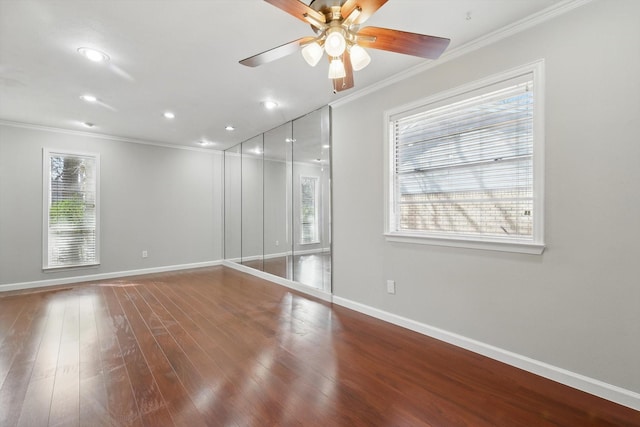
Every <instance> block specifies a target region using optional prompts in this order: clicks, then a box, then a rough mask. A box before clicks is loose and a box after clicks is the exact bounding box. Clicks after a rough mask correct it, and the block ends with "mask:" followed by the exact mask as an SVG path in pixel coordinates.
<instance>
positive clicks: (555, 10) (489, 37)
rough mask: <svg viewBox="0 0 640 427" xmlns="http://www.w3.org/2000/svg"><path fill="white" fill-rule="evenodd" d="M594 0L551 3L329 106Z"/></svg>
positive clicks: (399, 80) (369, 92) (389, 84)
mask: <svg viewBox="0 0 640 427" xmlns="http://www.w3.org/2000/svg"><path fill="white" fill-rule="evenodd" d="M591 1H592V0H565V1H561V2H559V3H556V4H554V5H551V6H549V7H548V8H546V9H543V10H541V11H540V12H538V13H534V14H533V15H530V16H527V17H525V18H523V19H521V20H519V21H516V22H513V23H511V24H509V25H507V26H505V27H502V28H500V29H498V30H495V31H492V32H491V33H489V34H486V35H484V36H482V37H479V38H477V39H474V40H473V41H471V42H469V43H465V44H463V45H461V46H458V47H456V48H455V49H451V50H449V51H446V52H445V53H444V54H443V55H442V56H441V57H440V58H438V59H437V60H427V61H426V62H423V63H421V64H418V65H416V66H415V67H411V68H408V69H407V70H405V71H403V72H400V73H398V74H394V75H393V76H391V77H389V78H386V79H384V80H380V81H379V82H376V83H374V84H372V85H370V86H367V87H366V88H364V89H361V90H358V91H355V92H352V93H350V94H349V95H346V96H344V97H342V98H340V99H337V100H335V101H333V102H330V103H329V106H331V107H341V106H342V105H345V104H348V103H350V102H352V101H355V100H356V99H358V98H362V97H363V96H367V95H369V94H372V93H375V92H377V91H379V90H380V89H382V88H385V87H387V86H391V85H392V84H395V83H398V82H401V81H403V80H406V79H408V78H409V77H412V76H415V75H418V74H420V73H422V72H424V71H427V70H429V69H431V68H435V67H437V66H439V65H441V64H443V63H445V62H448V61H451V60H452V59H455V58H458V57H460V56H463V55H466V54H468V53H470V52H473V51H476V50H478V49H480V48H483V47H485V46H488V45H490V44H493V43H496V42H498V41H500V40H503V39H506V38H507V37H511V36H512V35H514V34H517V33H520V32H522V31H524V30H527V29H529V28H531V27H534V26H536V25H539V24H542V23H544V22H546V21H549V20H551V19H553V18H555V17H557V16H560V15H563V14H565V13H567V12H570V11H572V10H574V9H577V8H579V7H581V6H584V5H585V4H587V3H590V2H591Z"/></svg>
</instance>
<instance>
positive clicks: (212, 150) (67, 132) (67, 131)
mask: <svg viewBox="0 0 640 427" xmlns="http://www.w3.org/2000/svg"><path fill="white" fill-rule="evenodd" d="M0 125H2V126H10V127H16V128H22V129H30V130H40V131H45V132H55V133H62V134H65V135H74V136H84V137H89V138H97V139H108V140H111V141H119V142H128V143H131V144H141V145H151V146H154V147H162V148H170V149H174V150H186V151H196V152H199V153H209V154H217V155H221V154H222V150H219V149H215V148H209V149H207V148H198V147H188V146H186V145H173V144H166V143H162V142H155V141H147V140H143V139H135V138H125V137H122V136H115V135H107V134H103V133H93V132H84V131H81V130H75V129H64V128H58V127H54V126H44V125H36V124H33V123H24V122H14V121H11V120H4V119H0Z"/></svg>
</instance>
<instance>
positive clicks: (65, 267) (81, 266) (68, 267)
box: [42, 263, 100, 273]
mask: <svg viewBox="0 0 640 427" xmlns="http://www.w3.org/2000/svg"><path fill="white" fill-rule="evenodd" d="M98 267H100V263H91V264H79V265H61V266H56V267H42V271H43V272H45V273H49V272H54V271H64V270H81V269H85V268H87V269H88V268H98Z"/></svg>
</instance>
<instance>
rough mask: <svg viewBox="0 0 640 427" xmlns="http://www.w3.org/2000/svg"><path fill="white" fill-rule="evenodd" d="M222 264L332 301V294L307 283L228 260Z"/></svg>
mask: <svg viewBox="0 0 640 427" xmlns="http://www.w3.org/2000/svg"><path fill="white" fill-rule="evenodd" d="M222 265H223V266H225V267H229V268H233V269H234V270H238V271H242V272H243V273H247V274H251V275H252V276H256V277H259V278H261V279H264V280H268V281H270V282H273V283H276V284H278V285H282V286H284V287H287V288H290V289H293V290H295V291H298V292H301V293H303V294H306V295H309V296H312V297H314V298H318V299H321V300H323V301H327V302H331V301H332V297H333V295H331V294H330V293H328V292H325V291H323V290H320V289H318V288H313V287H311V286H308V285H303V284H301V283H298V282H294V281H293V280H288V279H284V278H282V277H280V276H275V275H273V274H269V273H265V272H264V271H260V270H256V269H255V268H251V267H247V266H245V265H242V264H236V263H234V262H229V261H228V260H224V261H222Z"/></svg>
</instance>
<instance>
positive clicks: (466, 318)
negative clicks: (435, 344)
mask: <svg viewBox="0 0 640 427" xmlns="http://www.w3.org/2000/svg"><path fill="white" fill-rule="evenodd" d="M638 16H640V2H639V1H637V0H616V1H610V0H607V1H594V2H593V3H588V4H586V5H584V6H582V7H580V8H578V9H576V10H574V11H571V12H569V13H567V14H565V15H561V16H559V17H556V18H554V19H552V20H550V21H547V22H546V23H543V24H541V25H539V26H537V27H534V28H532V29H529V30H526V31H524V32H522V33H519V34H515V35H512V36H510V37H509V38H507V39H504V40H502V41H499V42H497V43H495V44H492V45H489V46H487V47H484V48H482V49H480V50H476V51H474V52H471V53H468V54H465V55H463V56H460V57H458V58H456V59H453V60H450V61H448V62H444V63H442V64H441V65H439V66H437V67H434V68H432V69H430V70H426V71H424V72H422V73H421V74H418V75H415V76H413V77H410V78H408V79H406V80H404V81H401V82H398V83H395V84H393V85H391V86H388V87H385V88H382V89H381V90H377V91H375V92H372V93H371V94H368V95H366V96H363V97H360V98H356V99H353V100H352V101H350V102H347V103H338V104H337V105H336V106H334V110H333V153H334V155H333V172H334V173H333V180H334V187H333V191H334V193H333V194H334V218H335V221H334V224H333V226H334V234H333V235H334V255H335V257H334V270H333V272H334V287H333V290H334V294H335V295H336V296H338V297H342V298H345V299H348V300H351V301H355V302H359V303H361V304H365V305H368V306H370V307H374V308H377V309H381V310H384V311H387V312H390V313H394V314H397V315H400V316H404V317H407V318H409V319H413V320H416V321H419V322H422V323H425V324H428V325H431V326H435V327H438V328H442V329H444V330H446V331H450V332H453V333H457V334H460V335H463V336H466V337H469V338H472V339H475V340H478V341H481V342H484V343H487V344H491V345H494V346H497V347H499V348H502V349H506V350H509V351H512V352H515V353H518V354H521V355H524V356H528V357H531V358H533V359H536V360H538V361H542V362H546V363H549V364H551V365H554V366H557V367H561V368H564V369H567V370H569V371H573V372H576V373H579V374H583V375H586V376H588V377H591V378H595V379H598V380H601V381H604V382H606V383H609V384H613V385H617V386H620V387H623V388H625V389H628V390H631V391H635V392H640V279H639V273H638V262H639V260H640V256H639V255H640V250H639V246H638V242H640V189H639V183H640V143H639V142H638V141H639V137H638V135H640V96H639V95H640V85H639V81H640V80H639V79H638V76H640V54H639V52H640V25H638ZM540 58H544V60H545V63H546V66H545V67H546V72H545V76H546V92H545V93H546V106H545V108H546V114H545V119H546V157H545V168H546V171H545V179H546V192H545V201H546V212H545V221H546V229H545V240H546V244H547V249H546V251H545V252H544V254H543V255H541V256H535V255H523V254H512V253H502V252H490V251H481V250H472V249H459V248H447V247H436V246H426V245H412V244H402V243H389V242H386V241H385V239H384V236H383V227H384V224H383V221H384V220H383V213H384V206H383V185H384V184H383V169H384V165H383V160H382V158H383V138H384V135H383V112H384V111H385V110H387V109H391V108H394V107H397V106H399V105H403V104H406V103H409V102H413V101H415V100H418V99H420V98H423V97H427V96H429V95H431V94H435V93H438V92H441V91H444V90H446V89H449V88H452V87H456V86H459V85H462V84H465V83H468V82H471V81H474V80H477V79H480V78H483V77H486V76H489V75H492V74H496V73H499V72H501V71H504V70H507V69H509V68H513V67H516V66H520V65H522V64H526V63H529V62H532V61H535V60H537V59H540ZM363 212H364V213H366V214H363ZM386 279H395V280H396V282H397V294H396V295H389V294H387V293H386V290H385V280H386Z"/></svg>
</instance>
